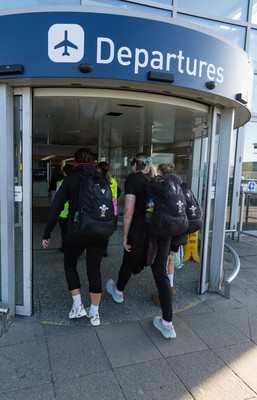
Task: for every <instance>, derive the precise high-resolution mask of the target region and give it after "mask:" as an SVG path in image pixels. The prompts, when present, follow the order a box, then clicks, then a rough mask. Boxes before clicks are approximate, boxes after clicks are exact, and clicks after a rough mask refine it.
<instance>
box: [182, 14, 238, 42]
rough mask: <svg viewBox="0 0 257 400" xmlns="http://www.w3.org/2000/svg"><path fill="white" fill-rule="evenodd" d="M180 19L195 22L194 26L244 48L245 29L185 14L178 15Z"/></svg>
mask: <svg viewBox="0 0 257 400" xmlns="http://www.w3.org/2000/svg"><path fill="white" fill-rule="evenodd" d="M178 18H182V19H184V20H186V21H190V22H193V23H194V24H197V25H201V26H203V27H205V28H208V29H210V30H212V31H214V32H216V33H218V34H220V35H222V36H225V37H226V38H227V39H229V40H231V41H232V42H234V43H236V44H237V45H238V46H240V47H242V48H244V43H245V28H243V27H240V26H236V25H230V24H225V23H223V22H218V21H210V20H207V19H203V18H197V17H192V16H190V15H185V14H178Z"/></svg>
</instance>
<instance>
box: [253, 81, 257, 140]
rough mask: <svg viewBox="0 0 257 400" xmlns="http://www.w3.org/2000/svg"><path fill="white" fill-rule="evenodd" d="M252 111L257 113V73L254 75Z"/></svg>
mask: <svg viewBox="0 0 257 400" xmlns="http://www.w3.org/2000/svg"><path fill="white" fill-rule="evenodd" d="M252 112H253V113H257V75H256V74H255V75H254V77H253V93H252ZM256 141H257V140H256Z"/></svg>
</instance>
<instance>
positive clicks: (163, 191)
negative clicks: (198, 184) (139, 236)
mask: <svg viewBox="0 0 257 400" xmlns="http://www.w3.org/2000/svg"><path fill="white" fill-rule="evenodd" d="M146 192H147V205H146V229H147V232H148V233H149V235H151V236H153V237H156V238H166V237H169V236H179V235H182V234H183V233H184V232H185V231H186V230H187V228H188V219H187V214H186V200H185V197H184V194H183V192H182V189H181V187H180V185H179V184H178V183H176V182H175V181H174V180H173V179H172V177H171V176H170V175H169V174H165V175H164V176H163V177H161V176H156V177H155V178H149V179H147V180H146Z"/></svg>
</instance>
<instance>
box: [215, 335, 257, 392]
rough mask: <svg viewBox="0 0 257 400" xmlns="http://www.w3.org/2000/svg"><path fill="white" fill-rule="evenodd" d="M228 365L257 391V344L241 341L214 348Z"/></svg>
mask: <svg viewBox="0 0 257 400" xmlns="http://www.w3.org/2000/svg"><path fill="white" fill-rule="evenodd" d="M213 351H214V352H215V354H217V355H218V356H219V357H220V358H221V359H222V360H223V361H224V363H226V365H227V366H228V367H229V368H230V369H231V370H232V371H234V372H235V374H236V375H237V376H238V377H239V378H240V379H242V381H243V382H245V383H246V385H248V386H249V387H250V388H251V389H252V390H254V391H255V394H256V393H257V346H256V344H253V343H250V342H248V343H240V344H236V345H232V346H227V347H222V348H218V349H214V350H213Z"/></svg>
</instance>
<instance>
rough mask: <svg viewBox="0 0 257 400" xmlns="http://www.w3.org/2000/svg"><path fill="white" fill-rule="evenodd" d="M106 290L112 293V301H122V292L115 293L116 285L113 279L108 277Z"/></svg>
mask: <svg viewBox="0 0 257 400" xmlns="http://www.w3.org/2000/svg"><path fill="white" fill-rule="evenodd" d="M106 290H107V292H108V293H110V295H112V298H113V300H114V301H116V303H122V302H123V293H117V286H116V283H115V282H114V280H113V279H109V280H108V281H107V283H106Z"/></svg>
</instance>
